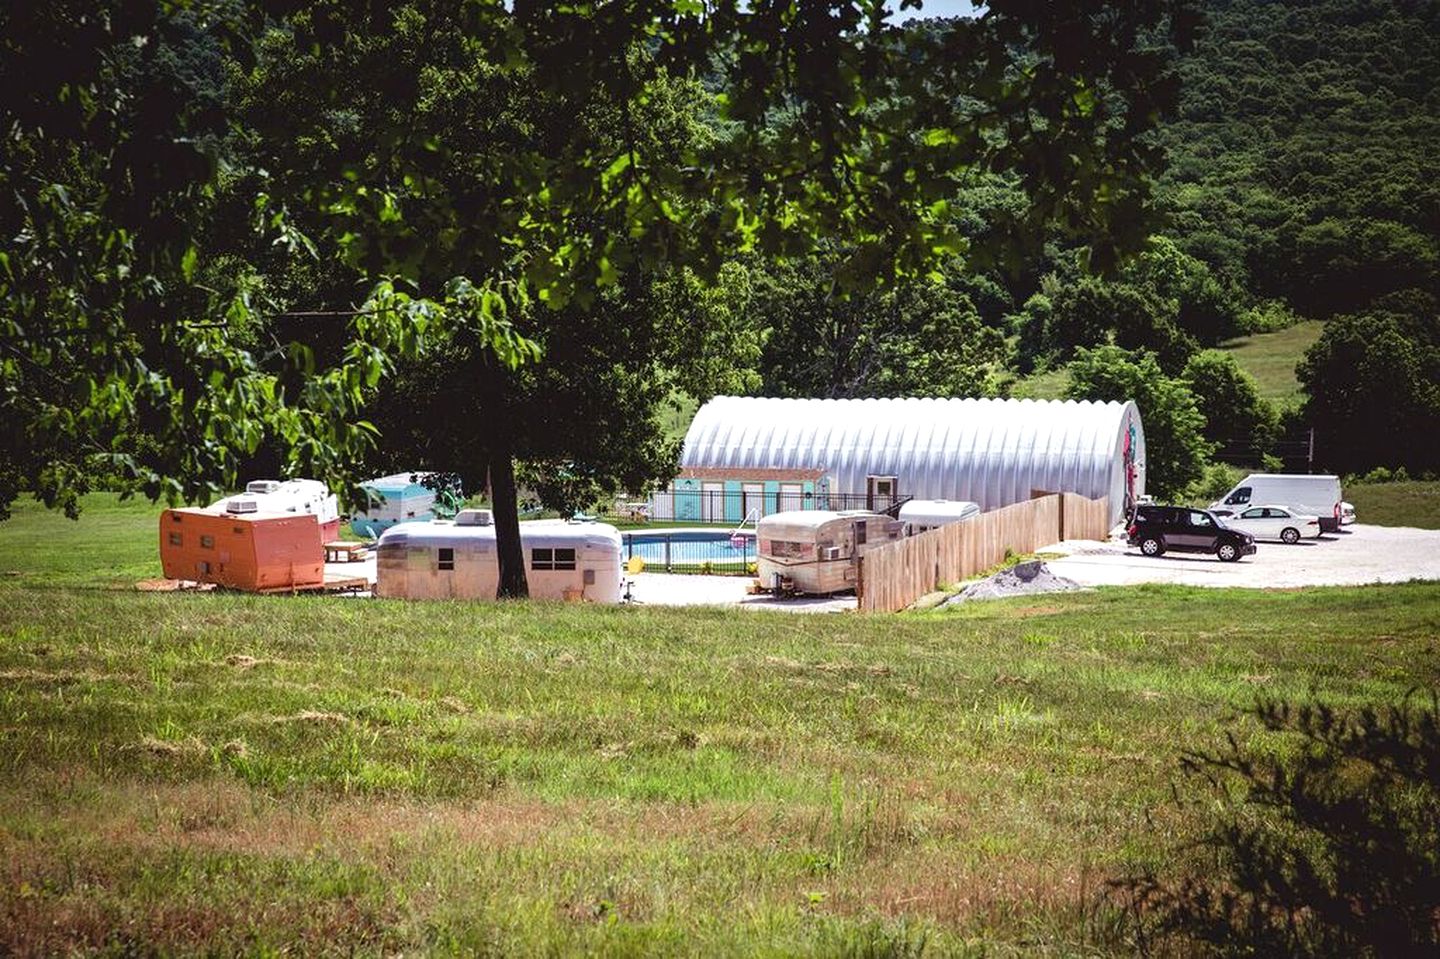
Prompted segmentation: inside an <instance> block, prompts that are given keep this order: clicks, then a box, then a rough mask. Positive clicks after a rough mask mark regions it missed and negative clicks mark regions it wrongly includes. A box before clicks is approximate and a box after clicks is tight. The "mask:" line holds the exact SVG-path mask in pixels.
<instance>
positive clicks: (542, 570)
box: [375, 509, 621, 603]
mask: <svg viewBox="0 0 1440 959" xmlns="http://www.w3.org/2000/svg"><path fill="white" fill-rule="evenodd" d="M520 544H521V547H522V549H523V550H524V552H525V576H526V579H527V581H528V582H529V585H530V595H531V596H533V597H535V598H537V599H564V600H582V599H583V600H589V601H591V602H596V603H618V602H620V588H621V581H620V580H621V558H620V532H619V530H617V529H615V527H613V526H609V525H607V524H605V523H570V522H566V521H565V520H536V521H533V522H528V523H521V524H520ZM376 555H377V561H376V583H375V595H376V596H385V597H396V598H401V599H494V598H495V590H496V587H497V586H498V585H499V582H500V568H499V563H498V561H497V559H496V555H495V525H494V523H493V522H492V521H491V516H490V511H489V510H483V509H467V510H461V511H460V512H459V513H458V514H457V515H456V517H455V519H454V520H453V521H452V520H432V521H430V522H428V523H402V524H400V525H398V526H393V527H391V528H390V529H388V530H386V531H385V532H384V533H383V534H382V535H381V537H380V542H379V544H378V545H377V547H376Z"/></svg>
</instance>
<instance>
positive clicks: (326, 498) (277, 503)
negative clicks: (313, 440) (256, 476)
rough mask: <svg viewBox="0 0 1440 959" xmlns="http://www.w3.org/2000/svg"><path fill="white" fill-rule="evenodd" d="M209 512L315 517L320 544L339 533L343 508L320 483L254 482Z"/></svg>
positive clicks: (303, 481)
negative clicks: (341, 509)
mask: <svg viewBox="0 0 1440 959" xmlns="http://www.w3.org/2000/svg"><path fill="white" fill-rule="evenodd" d="M207 511H208V512H219V513H224V514H226V515H229V516H259V515H285V514H290V515H299V514H308V515H310V516H314V517H315V522H316V523H317V524H318V535H317V537H316V538H317V539H318V541H319V543H320V544H321V545H323V544H325V543H328V542H330V541H332V540H334V539H335V538H336V537H337V536H338V535H339V533H340V506H339V503H337V502H336V500H335V494H334V493H332V492H330V490H329V489H328V488H327V487H326V486H325V484H324V483H322V482H320V481H319V480H311V479H292V480H283V481H282V480H251V481H250V482H248V483H246V484H245V492H243V493H236V494H235V495H233V496H226V497H224V498H223V499H218V500H216V501H215V502H213V503H211V504H210V505H209V507H207Z"/></svg>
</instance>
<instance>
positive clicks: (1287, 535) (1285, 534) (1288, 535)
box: [1280, 526, 1300, 546]
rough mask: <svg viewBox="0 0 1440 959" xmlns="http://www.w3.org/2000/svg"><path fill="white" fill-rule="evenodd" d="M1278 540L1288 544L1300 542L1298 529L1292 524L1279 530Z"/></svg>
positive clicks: (1292, 544)
mask: <svg viewBox="0 0 1440 959" xmlns="http://www.w3.org/2000/svg"><path fill="white" fill-rule="evenodd" d="M1280 541H1281V542H1282V543H1285V544H1287V545H1290V546H1294V545H1295V544H1296V543H1298V542H1300V531H1299V530H1298V529H1296V528H1295V527H1293V526H1287V527H1285V528H1284V529H1282V530H1281V531H1280Z"/></svg>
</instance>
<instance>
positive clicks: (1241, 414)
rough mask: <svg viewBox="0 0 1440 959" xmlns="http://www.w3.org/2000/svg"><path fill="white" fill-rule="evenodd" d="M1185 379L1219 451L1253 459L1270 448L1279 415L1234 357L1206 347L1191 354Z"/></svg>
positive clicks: (1210, 437) (1212, 440) (1232, 455)
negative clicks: (1262, 396)
mask: <svg viewBox="0 0 1440 959" xmlns="http://www.w3.org/2000/svg"><path fill="white" fill-rule="evenodd" d="M1182 378H1183V379H1184V380H1185V381H1186V382H1187V383H1189V384H1190V392H1191V393H1192V394H1193V395H1194V397H1195V405H1196V407H1197V408H1198V409H1199V410H1200V413H1201V415H1203V416H1204V417H1205V438H1206V439H1208V440H1210V441H1211V442H1212V443H1214V444H1215V445H1216V451H1217V452H1218V453H1221V454H1225V455H1228V456H1231V457H1234V458H1242V459H1251V458H1256V457H1259V456H1261V455H1263V454H1265V453H1267V452H1268V451H1269V450H1270V449H1271V447H1272V445H1273V444H1274V441H1275V438H1276V433H1277V432H1278V430H1279V416H1278V415H1277V414H1276V412H1275V408H1274V407H1273V406H1271V405H1270V404H1269V403H1267V402H1266V401H1265V400H1264V399H1263V398H1261V396H1260V390H1259V387H1258V386H1257V385H1256V383H1255V377H1253V376H1251V375H1250V374H1249V373H1247V372H1246V371H1244V370H1242V369H1241V368H1240V364H1238V363H1236V362H1235V357H1233V356H1231V355H1230V354H1229V353H1226V352H1224V351H1222V350H1203V351H1201V352H1199V353H1196V354H1195V355H1194V356H1192V357H1190V361H1189V362H1188V363H1186V364H1185V372H1184V373H1183V374H1182Z"/></svg>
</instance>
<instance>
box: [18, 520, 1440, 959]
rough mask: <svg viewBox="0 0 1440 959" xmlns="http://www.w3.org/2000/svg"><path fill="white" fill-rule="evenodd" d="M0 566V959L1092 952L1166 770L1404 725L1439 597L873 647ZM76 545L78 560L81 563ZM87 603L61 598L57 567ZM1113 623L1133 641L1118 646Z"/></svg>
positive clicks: (730, 625) (863, 638) (818, 635)
mask: <svg viewBox="0 0 1440 959" xmlns="http://www.w3.org/2000/svg"><path fill="white" fill-rule="evenodd" d="M87 505H88V506H89V507H90V510H89V512H88V513H87V517H86V518H85V519H83V520H82V521H81V523H79V524H74V525H72V526H61V527H59V530H60V531H61V532H62V533H63V535H55V533H54V531H53V530H52V529H51V527H52V526H54V525H55V524H57V523H63V522H64V521H63V520H58V519H56V518H53V517H40V516H36V515H35V514H34V513H33V512H27V513H23V514H22V515H20V516H19V517H17V520H16V522H14V523H13V524H6V525H3V526H0V570H6V571H18V572H19V573H20V575H10V576H6V577H4V578H3V579H0V676H3V677H4V682H3V683H0V873H3V874H0V952H5V953H9V952H14V951H19V952H31V951H33V952H51V953H53V952H63V951H67V950H69V949H72V948H80V949H107V950H111V951H116V952H122V951H126V950H127V949H132V948H136V949H138V948H144V949H154V948H159V949H162V950H180V951H197V950H215V951H237V950H244V951H267V950H277V951H278V950H282V949H283V950H290V951H296V952H349V951H352V950H361V951H366V952H380V951H384V952H394V951H402V950H403V951H416V950H433V951H441V952H467V953H468V952H478V951H487V952H502V953H533V952H552V951H559V952H608V953H632V952H638V951H653V952H662V953H686V954H695V953H706V954H717V953H718V954H733V955H740V954H745V955H750V954H756V953H761V954H764V953H770V954H794V953H823V954H835V953H865V954H902V953H905V954H913V953H918V952H920V951H922V950H923V949H929V950H933V951H935V952H936V953H950V952H973V953H979V952H982V951H987V952H998V953H1001V954H1005V953H1017V954H1018V953H1026V954H1033V953H1036V952H1041V953H1045V952H1048V953H1062V952H1063V953H1074V952H1085V953H1089V954H1097V953H1100V954H1105V953H1121V952H1128V951H1129V946H1128V944H1127V943H1126V942H1125V940H1124V937H1123V934H1122V933H1120V932H1118V931H1117V929H1118V916H1117V914H1116V913H1115V912H1114V911H1112V910H1107V909H1103V908H1102V909H1098V910H1097V909H1096V908H1094V906H1095V895H1096V893H1097V891H1098V890H1100V889H1101V888H1103V883H1104V881H1105V880H1106V879H1107V878H1109V877H1112V876H1115V875H1117V874H1119V873H1120V872H1121V871H1122V870H1123V869H1124V868H1125V867H1126V864H1127V863H1130V862H1136V861H1139V862H1147V863H1158V864H1165V863H1169V864H1173V865H1178V864H1180V863H1181V861H1182V856H1181V854H1180V853H1177V852H1176V851H1174V850H1175V847H1176V844H1177V843H1178V842H1180V841H1183V839H1184V838H1186V837H1187V836H1189V835H1192V834H1193V831H1194V829H1195V828H1196V826H1197V823H1196V822H1195V821H1194V820H1193V818H1192V817H1193V816H1194V815H1195V814H1196V813H1195V811H1194V810H1193V809H1184V810H1182V809H1180V808H1177V807H1176V806H1174V805H1173V804H1172V803H1171V801H1170V798H1169V796H1170V794H1169V787H1170V783H1171V782H1172V780H1173V779H1174V777H1175V774H1176V769H1177V765H1176V764H1177V759H1178V751H1179V750H1180V749H1181V748H1182V747H1183V746H1185V745H1187V744H1207V743H1215V742H1217V741H1218V740H1219V739H1220V738H1221V737H1223V736H1224V735H1225V734H1226V733H1227V732H1231V733H1234V734H1235V735H1237V736H1238V737H1240V738H1241V739H1242V740H1249V741H1260V740H1262V739H1263V737H1264V736H1266V734H1264V733H1262V732H1261V731H1259V730H1258V729H1256V728H1254V727H1253V726H1251V725H1250V724H1249V723H1248V722H1247V721H1242V720H1237V719H1236V716H1235V711H1236V709H1237V708H1239V707H1242V706H1244V705H1246V704H1248V703H1250V702H1252V701H1253V700H1254V698H1255V697H1256V696H1257V695H1260V694H1268V695H1276V696H1291V697H1298V698H1305V697H1307V696H1310V695H1312V694H1313V695H1318V696H1320V697H1323V698H1324V699H1326V700H1327V701H1330V702H1334V703H1339V704H1360V703H1372V702H1378V701H1382V700H1390V699H1394V698H1396V697H1399V696H1401V695H1403V694H1404V692H1405V691H1406V690H1408V689H1411V688H1413V687H1415V686H1422V687H1423V686H1433V685H1434V684H1436V683H1437V682H1440V672H1437V664H1436V662H1435V659H1434V657H1433V656H1430V655H1427V654H1426V650H1427V649H1428V648H1429V645H1430V644H1432V643H1433V637H1434V635H1435V633H1436V630H1437V629H1440V586H1436V585H1411V586H1394V587H1375V588H1365V589H1354V590H1307V591H1303V592H1287V593H1273V594H1266V593H1258V592H1254V593H1251V592H1229V591H1219V590H1209V591H1207V590H1183V589H1160V588H1143V589H1127V590H1111V591H1100V592H1092V593H1082V594H1073V595H1065V596H1059V597H1045V598H1044V599H1043V600H1036V599H1034V598H1032V599H1028V600H1017V601H1007V602H1002V603H993V604H977V605H975V606H971V607H966V608H964V609H962V610H960V611H957V612H948V613H930V614H925V615H909V616H858V615H844V616H791V615H785V614H760V613H750V614H742V613H739V612H735V611H721V610H661V609H644V608H613V609H596V608H578V607H573V606H561V605H547V604H507V605H504V606H494V605H469V604H448V603H435V604H421V603H413V604H407V603H400V602H391V601H378V600H372V601H364V600H345V599H324V598H317V597H308V598H307V597H302V598H275V597H264V598H262V597H250V596H237V595H218V594H213V593H211V594H183V595H182V594H143V593H137V592H134V591H131V590H127V589H114V588H109V587H110V586H111V584H113V583H115V582H116V581H118V580H123V579H124V578H126V577H130V576H133V575H136V574H148V573H151V572H153V571H150V570H147V569H145V565H146V561H145V559H144V554H145V553H146V552H147V551H148V550H149V548H150V547H149V546H148V545H147V544H148V542H149V539H148V538H149V537H150V536H151V535H152V533H153V528H152V527H153V524H152V522H151V520H150V517H148V516H146V515H144V514H143V512H142V511H141V510H138V509H132V508H129V507H126V508H123V509H110V508H107V504H106V503H105V502H104V501H103V500H100V499H94V500H92V501H91V502H90V503H89V504H87ZM80 544H84V545H83V547H82V546H81V545H80ZM91 562H98V564H99V565H98V566H96V567H94V568H90V567H89V563H91ZM1142 608H1143V609H1144V610H1145V613H1144V615H1143V616H1137V615H1136V610H1137V609H1142Z"/></svg>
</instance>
